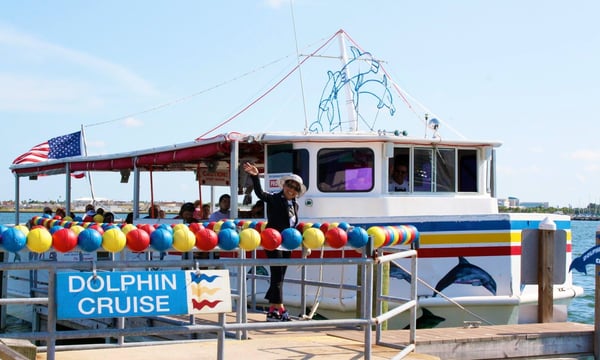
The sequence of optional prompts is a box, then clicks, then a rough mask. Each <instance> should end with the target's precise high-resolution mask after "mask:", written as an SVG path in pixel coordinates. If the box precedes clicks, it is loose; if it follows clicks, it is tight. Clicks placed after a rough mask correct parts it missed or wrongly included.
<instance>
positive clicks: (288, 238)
mask: <svg viewBox="0 0 600 360" xmlns="http://www.w3.org/2000/svg"><path fill="white" fill-rule="evenodd" d="M301 244H302V234H301V233H300V231H298V230H297V229H296V228H287V229H284V230H283V231H282V232H281V246H283V247H284V248H286V249H288V250H294V249H296V248H298V247H299V246H300V245H301Z"/></svg>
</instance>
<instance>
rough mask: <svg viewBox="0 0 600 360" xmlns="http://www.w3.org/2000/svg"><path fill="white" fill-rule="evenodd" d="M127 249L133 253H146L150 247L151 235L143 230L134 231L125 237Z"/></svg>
mask: <svg viewBox="0 0 600 360" xmlns="http://www.w3.org/2000/svg"><path fill="white" fill-rule="evenodd" d="M125 238H126V239H127V243H126V245H127V248H128V249H129V250H131V251H144V250H146V249H147V248H148V246H150V235H148V233H147V232H146V231H144V230H142V229H132V230H130V231H128V232H127V235H125Z"/></svg>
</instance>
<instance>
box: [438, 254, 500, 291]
mask: <svg viewBox="0 0 600 360" xmlns="http://www.w3.org/2000/svg"><path fill="white" fill-rule="evenodd" d="M452 284H470V285H473V286H483V287H484V288H486V289H488V290H489V291H490V292H491V293H492V294H494V295H496V281H495V280H494V279H493V278H492V276H491V275H490V274H488V273H487V272H486V271H485V270H483V269H482V268H480V267H479V266H477V265H473V264H471V263H470V262H468V261H467V259H465V258H464V257H462V256H460V257H459V258H458V265H456V266H455V267H453V268H452V269H451V270H450V271H449V272H448V273H447V274H446V275H445V276H444V277H443V278H442V279H441V280H440V281H439V282H438V283H437V285H436V286H435V290H436V292H434V293H433V296H434V297H435V296H436V294H437V292H441V291H442V290H444V289H445V288H447V287H448V286H450V285H452Z"/></svg>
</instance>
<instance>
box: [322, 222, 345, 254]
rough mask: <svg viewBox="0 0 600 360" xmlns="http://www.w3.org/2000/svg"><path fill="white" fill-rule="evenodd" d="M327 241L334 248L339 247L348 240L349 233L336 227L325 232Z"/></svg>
mask: <svg viewBox="0 0 600 360" xmlns="http://www.w3.org/2000/svg"><path fill="white" fill-rule="evenodd" d="M325 241H326V242H327V245H329V246H331V247H332V248H335V249H339V248H341V247H343V246H344V245H346V243H347V242H348V234H347V233H346V232H345V231H344V230H342V229H340V228H337V227H334V228H331V229H329V230H327V232H326V233H325Z"/></svg>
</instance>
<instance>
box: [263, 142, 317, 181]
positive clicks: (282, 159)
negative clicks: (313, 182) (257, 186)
mask: <svg viewBox="0 0 600 360" xmlns="http://www.w3.org/2000/svg"><path fill="white" fill-rule="evenodd" d="M267 169H268V172H269V173H271V174H283V173H293V174H296V175H300V177H301V178H302V181H303V182H304V185H305V186H306V188H307V189H308V188H309V171H308V169H309V166H308V150H306V149H294V148H293V147H292V145H291V144H285V145H269V146H268V147H267Z"/></svg>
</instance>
